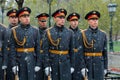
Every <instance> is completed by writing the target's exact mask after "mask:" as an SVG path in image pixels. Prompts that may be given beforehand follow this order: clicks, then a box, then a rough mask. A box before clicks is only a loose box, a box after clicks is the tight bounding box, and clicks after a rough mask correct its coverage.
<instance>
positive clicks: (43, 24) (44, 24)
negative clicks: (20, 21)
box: [38, 20, 47, 28]
mask: <svg viewBox="0 0 120 80" xmlns="http://www.w3.org/2000/svg"><path fill="white" fill-rule="evenodd" d="M38 24H39V26H40V27H41V28H46V27H47V21H46V20H44V21H42V20H38Z"/></svg>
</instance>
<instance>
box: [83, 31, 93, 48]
mask: <svg viewBox="0 0 120 80" xmlns="http://www.w3.org/2000/svg"><path fill="white" fill-rule="evenodd" d="M81 32H82V36H83V43H84V45H85V47H86V48H92V47H93V40H92V41H91V44H90V43H88V41H87V38H86V35H85V30H82V31H81Z"/></svg>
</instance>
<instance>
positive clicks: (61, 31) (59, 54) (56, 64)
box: [44, 9, 74, 80]
mask: <svg viewBox="0 0 120 80" xmlns="http://www.w3.org/2000/svg"><path fill="white" fill-rule="evenodd" d="M66 14H67V11H66V10H65V9H58V10H56V11H55V12H54V13H53V14H52V17H53V18H54V21H55V25H54V26H53V27H51V28H49V29H47V32H46V41H45V42H46V43H45V44H44V45H45V51H46V52H45V60H46V64H45V66H46V68H45V73H46V75H49V72H50V71H52V72H51V78H52V80H71V73H73V72H74V51H73V47H74V46H73V45H74V42H73V41H74V40H73V32H72V31H71V30H70V29H67V28H66V27H65V26H64V24H65V16H66Z"/></svg>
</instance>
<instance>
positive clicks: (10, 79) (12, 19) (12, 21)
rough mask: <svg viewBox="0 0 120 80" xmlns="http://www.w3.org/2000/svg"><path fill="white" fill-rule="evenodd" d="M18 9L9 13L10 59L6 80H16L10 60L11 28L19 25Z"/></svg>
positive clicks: (8, 40) (8, 44) (8, 48)
mask: <svg viewBox="0 0 120 80" xmlns="http://www.w3.org/2000/svg"><path fill="white" fill-rule="evenodd" d="M16 13H17V9H11V10H9V11H8V12H7V15H6V16H8V21H9V26H8V29H7V32H6V38H7V51H8V55H7V56H8V58H7V63H8V65H7V70H6V73H7V75H6V80H15V75H14V73H13V72H12V66H11V60H10V56H9V55H10V36H11V28H13V27H15V26H17V25H18V17H16Z"/></svg>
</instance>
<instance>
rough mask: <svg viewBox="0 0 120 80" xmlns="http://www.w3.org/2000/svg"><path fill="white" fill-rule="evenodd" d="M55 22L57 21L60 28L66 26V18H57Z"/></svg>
mask: <svg viewBox="0 0 120 80" xmlns="http://www.w3.org/2000/svg"><path fill="white" fill-rule="evenodd" d="M54 20H55V23H56V25H57V26H59V27H62V26H63V25H64V24H65V17H64V16H59V17H55V18H54Z"/></svg>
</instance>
